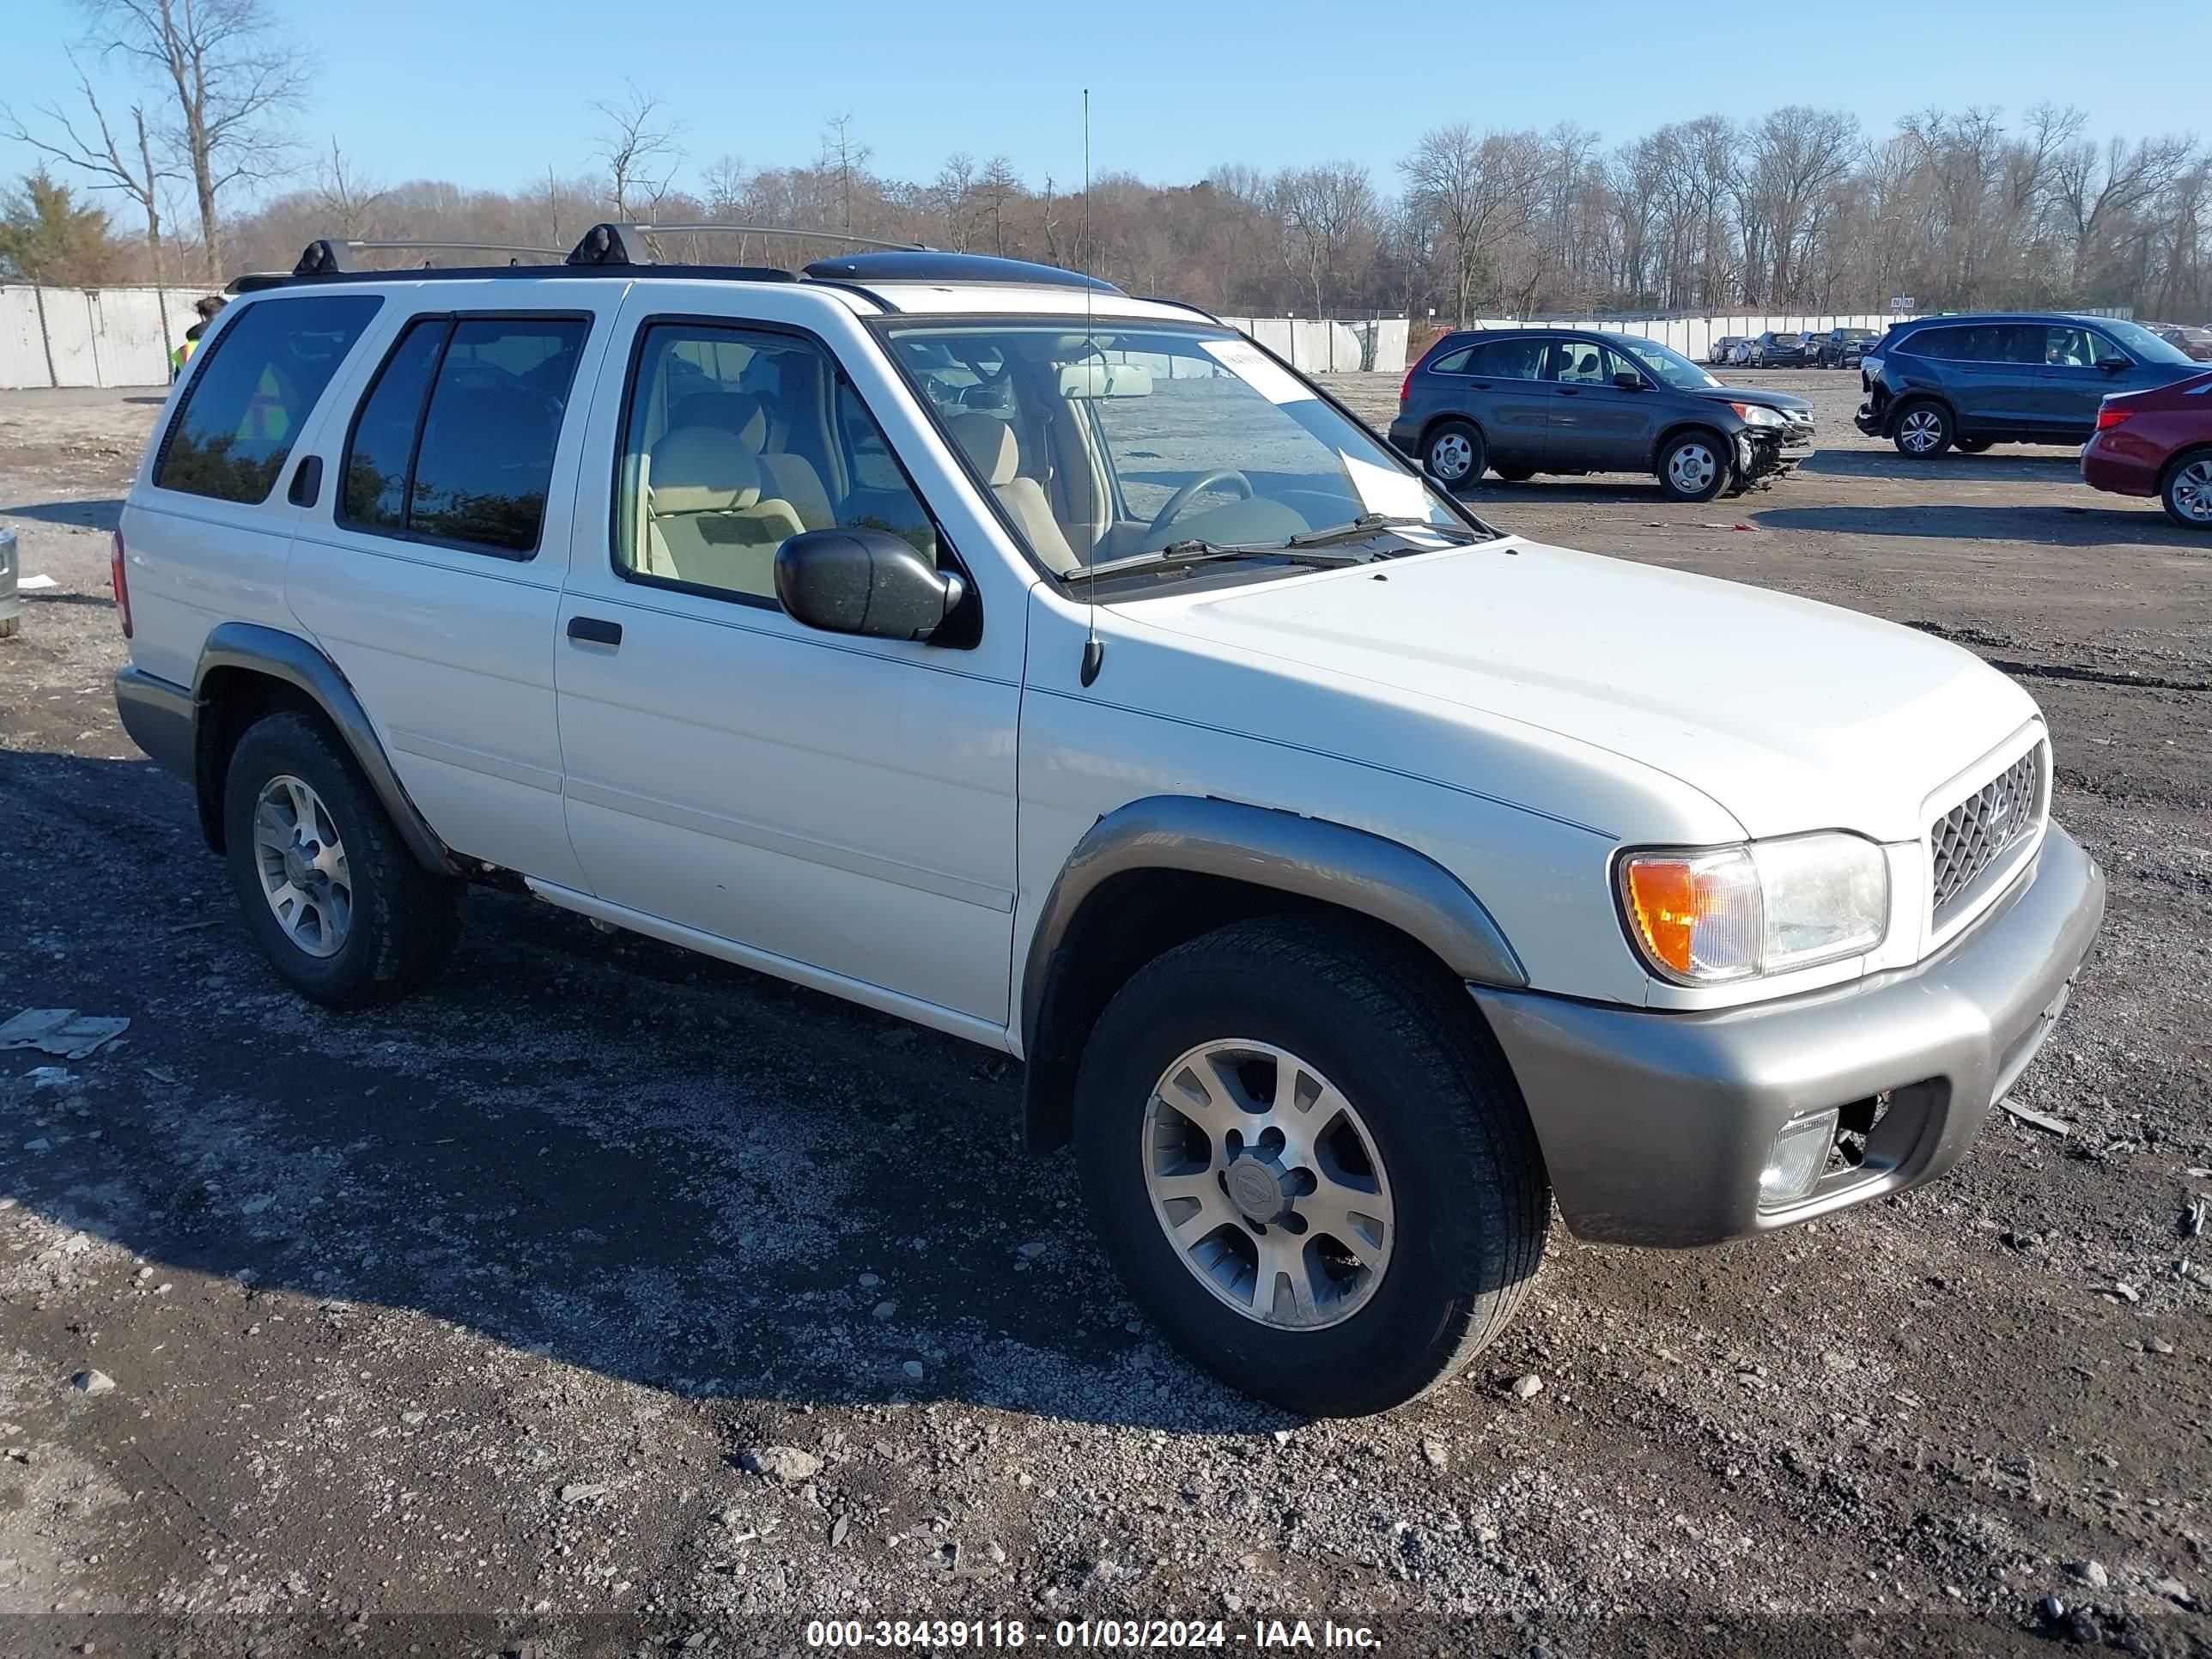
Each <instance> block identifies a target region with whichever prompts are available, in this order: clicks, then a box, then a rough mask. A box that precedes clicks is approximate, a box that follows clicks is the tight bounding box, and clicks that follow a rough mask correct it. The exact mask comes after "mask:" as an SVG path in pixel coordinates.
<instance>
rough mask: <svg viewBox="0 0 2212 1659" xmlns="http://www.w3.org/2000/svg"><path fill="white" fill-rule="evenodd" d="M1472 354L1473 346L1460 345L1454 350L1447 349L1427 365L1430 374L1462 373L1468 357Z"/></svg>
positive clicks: (1465, 367)
mask: <svg viewBox="0 0 2212 1659" xmlns="http://www.w3.org/2000/svg"><path fill="white" fill-rule="evenodd" d="M1472 356H1474V347H1473V346H1462V347H1461V348H1460V349H1458V350H1456V351H1447V352H1446V353H1444V355H1443V356H1441V357H1439V358H1437V360H1436V361H1435V362H1432V363H1431V364H1430V365H1429V373H1431V374H1466V373H1467V362H1468V358H1470V357H1472Z"/></svg>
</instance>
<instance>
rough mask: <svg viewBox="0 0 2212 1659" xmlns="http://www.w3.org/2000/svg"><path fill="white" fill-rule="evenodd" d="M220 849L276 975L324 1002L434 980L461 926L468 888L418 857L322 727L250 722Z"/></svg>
mask: <svg viewBox="0 0 2212 1659" xmlns="http://www.w3.org/2000/svg"><path fill="white" fill-rule="evenodd" d="M222 821H223V844H224V848H225V853H226V855H227V857H228V862H229V866H230V877H231V884H232V885H233V886H234V888H235V889H236V890H237V892H238V902H239V903H240V905H241V906H243V907H244V908H245V911H246V925H247V927H249V928H251V929H252V933H253V936H254V939H256V941H257V942H258V944H259V945H260V946H261V951H262V954H263V955H264V956H265V957H268V958H269V963H270V966H271V967H273V968H274V969H276V975H277V977H278V978H280V979H282V980H283V981H284V982H285V983H286V984H288V985H289V986H290V987H292V988H293V989H294V990H295V991H297V992H299V993H300V994H301V995H302V996H304V997H307V998H308V999H310V1000H313V1001H315V1002H319V1003H322V1004H323V1005H325V1006H327V1007H332V1008H351V1007H361V1006H367V1005H368V1004H371V1003H377V1002H385V1001H389V1000H392V998H394V997H398V996H404V995H405V994H407V993H408V992H410V991H412V990H415V989H416V988H417V987H421V986H422V985H425V984H427V983H428V982H429V981H431V980H432V979H434V978H435V977H436V976H437V975H438V973H439V971H440V969H442V968H443V967H444V966H445V964H446V960H447V957H449V956H451V955H452V954H453V944H454V941H455V939H457V938H458V937H459V932H460V901H461V889H462V883H461V882H460V881H459V878H455V877H453V876H445V875H438V874H435V873H433V872H430V871H428V870H425V869H424V868H423V867H422V866H421V865H420V864H418V863H416V860H415V857H414V855H413V854H411V853H410V852H409V851H408V850H407V848H406V846H405V845H404V843H403V842H401V841H400V839H399V832H398V829H396V828H395V827H394V826H393V824H392V820H391V818H390V817H388V816H387V815H386V812H385V811H384V808H383V806H382V805H381V804H380V803H379V801H378V800H377V799H376V796H375V795H374V793H373V792H372V791H371V790H370V789H369V787H368V783H367V782H366V781H364V780H363V779H362V775H361V773H360V771H359V769H357V768H356V766H355V765H354V763H353V760H352V757H350V756H349V755H347V754H345V753H344V752H343V750H341V749H340V747H339V746H338V745H337V743H336V742H335V741H334V740H333V739H332V738H331V735H330V734H329V732H327V731H326V730H325V728H324V727H323V726H321V725H320V724H319V723H318V722H316V721H314V720H310V719H308V718H307V717H306V716H305V715H301V714H273V715H270V717H269V718H267V719H266V720H260V721H258V722H257V723H256V724H254V725H253V726H251V727H250V728H248V730H247V731H246V735H245V736H244V737H242V738H240V739H239V741H238V747H237V748H236V749H235V750H234V751H233V752H232V754H231V757H230V769H229V771H228V774H227V775H226V777H225V779H224V783H223V798H222Z"/></svg>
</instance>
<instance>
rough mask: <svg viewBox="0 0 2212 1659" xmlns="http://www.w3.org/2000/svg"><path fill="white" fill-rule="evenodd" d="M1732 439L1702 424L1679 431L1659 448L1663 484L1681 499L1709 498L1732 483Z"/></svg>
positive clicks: (1660, 485) (1671, 494)
mask: <svg viewBox="0 0 2212 1659" xmlns="http://www.w3.org/2000/svg"><path fill="white" fill-rule="evenodd" d="M1731 470H1732V469H1731V467H1730V465H1729V443H1728V441H1727V440H1726V439H1725V438H1723V437H1722V436H1721V435H1720V434H1718V433H1717V432H1707V431H1705V430H1704V429H1703V428H1699V429H1697V430H1695V431H1691V432H1684V433H1680V434H1678V435H1675V436H1674V437H1672V438H1670V439H1668V441H1667V447H1665V448H1664V449H1662V450H1661V451H1660V452H1659V465H1658V476H1659V488H1660V489H1662V490H1664V491H1665V492H1666V493H1667V495H1668V499H1670V500H1672V501H1711V500H1712V498H1713V497H1714V496H1716V495H1719V494H1720V493H1721V491H1722V490H1723V489H1725V488H1726V487H1727V485H1728V481H1729V472H1730V471H1731Z"/></svg>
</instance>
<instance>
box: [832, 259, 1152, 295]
mask: <svg viewBox="0 0 2212 1659" xmlns="http://www.w3.org/2000/svg"><path fill="white" fill-rule="evenodd" d="M806 274H807V275H808V276H812V277H815V278H817V280H824V281H837V282H847V283H1031V284H1033V285H1036V286H1039V287H1043V288H1087V289H1094V290H1096V291H1097V292H1098V293H1100V294H1119V293H1120V292H1121V289H1118V288H1116V287H1115V286H1114V284H1113V283H1109V282H1107V281H1105V280H1104V279H1103V278H1102V277H1097V276H1085V275H1084V274H1083V273H1082V272H1081V271H1079V270H1061V269H1060V267H1059V266H1058V265H1040V264H1031V263H1030V261H1029V260H1027V259H1002V258H999V257H998V256H997V255H995V254H990V253H947V252H943V251H942V250H939V249H935V248H902V249H900V250H898V251H897V252H889V253H844V254H840V255H838V256H837V257H836V258H834V259H817V260H816V261H815V262H814V263H813V264H811V265H809V266H807V267H806Z"/></svg>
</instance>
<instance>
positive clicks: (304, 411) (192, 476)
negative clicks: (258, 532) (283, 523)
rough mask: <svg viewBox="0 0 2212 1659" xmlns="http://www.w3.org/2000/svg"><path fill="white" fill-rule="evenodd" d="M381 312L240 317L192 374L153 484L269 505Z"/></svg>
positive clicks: (363, 297) (306, 305)
mask: <svg viewBox="0 0 2212 1659" xmlns="http://www.w3.org/2000/svg"><path fill="white" fill-rule="evenodd" d="M383 303H384V301H382V300H380V299H379V298H377V297H376V296H375V295H370V294H349V295H318V296H316V297H314V298H312V299H284V300H276V299H270V300H261V301H256V302H254V303H253V304H251V305H248V306H246V307H242V308H241V309H240V311H239V312H238V313H236V314H234V316H233V317H232V318H231V319H230V320H229V322H228V324H227V325H225V326H224V327H223V328H222V331H220V332H219V333H217V334H216V338H215V343H213V344H212V345H210V347H209V348H208V352H207V357H206V359H205V361H204V362H202V363H201V364H200V365H199V368H198V370H197V373H195V374H193V376H192V380H191V386H189V387H188V388H186V390H185V402H184V406H183V407H182V408H181V409H179V410H178V411H177V416H176V419H175V420H174V421H173V422H171V424H170V427H169V432H168V436H167V438H166V439H164V440H163V441H162V444H161V459H160V460H159V462H158V463H157V464H156V465H155V471H154V482H155V483H156V484H158V485H160V486H161V488H162V489H181V490H184V491H185V492H187V493H188V494H191V495H210V496H213V497H214V498H215V499H216V500H217V501H264V500H266V499H267V498H268V495H269V492H270V490H271V489H274V488H275V487H276V475H277V474H278V473H280V472H282V471H283V470H284V460H285V458H286V457H287V456H288V455H289V454H290V453H292V441H293V440H294V439H295V437H297V436H298V435H299V431H300V428H301V426H302V425H304V424H305V423H306V422H307V416H308V415H309V414H310V413H311V412H312V411H313V409H314V407H315V400H316V399H317V398H320V397H321V396H322V395H323V388H324V387H325V386H328V385H329V384H330V383H331V376H332V375H333V374H337V371H338V365H339V364H340V363H342V362H344V361H345V355H346V353H347V352H349V351H350V350H351V349H353V343H354V342H355V341H356V340H358V339H359V338H360V337H361V332H362V330H363V329H364V328H366V327H368V319H370V318H372V317H374V315H376V312H377V307H380V306H381V305H382V304H383Z"/></svg>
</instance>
